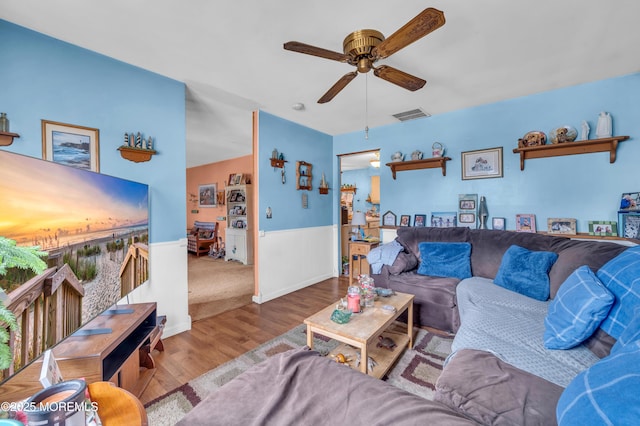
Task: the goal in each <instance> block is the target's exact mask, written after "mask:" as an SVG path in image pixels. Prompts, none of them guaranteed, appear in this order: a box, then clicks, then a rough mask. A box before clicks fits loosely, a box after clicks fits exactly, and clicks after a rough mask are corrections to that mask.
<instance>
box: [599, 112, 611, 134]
mask: <svg viewBox="0 0 640 426" xmlns="http://www.w3.org/2000/svg"><path fill="white" fill-rule="evenodd" d="M611 136H613V125H612V123H611V114H609V113H608V112H605V111H602V112H601V113H600V114H599V115H598V124H597V125H596V137H597V138H598V139H602V138H610V137H611Z"/></svg>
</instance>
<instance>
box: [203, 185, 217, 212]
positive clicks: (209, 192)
mask: <svg viewBox="0 0 640 426" xmlns="http://www.w3.org/2000/svg"><path fill="white" fill-rule="evenodd" d="M217 203H218V184H217V183H207V184H204V185H198V207H216V206H217V205H218V204H217Z"/></svg>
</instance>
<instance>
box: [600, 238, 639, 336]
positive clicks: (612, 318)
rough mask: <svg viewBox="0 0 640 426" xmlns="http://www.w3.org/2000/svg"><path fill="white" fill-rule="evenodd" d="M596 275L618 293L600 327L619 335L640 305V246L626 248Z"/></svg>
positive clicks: (615, 294) (612, 290)
mask: <svg viewBox="0 0 640 426" xmlns="http://www.w3.org/2000/svg"><path fill="white" fill-rule="evenodd" d="M596 275H597V277H598V278H599V279H600V281H602V284H604V285H605V286H606V287H607V289H609V291H610V292H611V293H613V295H614V296H615V297H616V301H615V302H614V303H613V306H612V307H611V311H610V312H609V316H607V318H605V320H604V321H603V322H602V325H601V326H600V327H602V329H603V330H604V331H606V332H607V333H609V334H610V335H611V336H613V337H614V338H616V339H618V338H620V335H621V334H622V332H623V331H624V329H625V328H626V327H627V325H629V323H630V322H631V319H632V318H633V311H634V309H635V307H636V306H640V246H635V247H631V248H628V249H627V250H625V251H623V252H622V253H621V254H619V255H618V256H616V257H614V258H613V259H611V260H610V261H609V262H607V263H606V264H605V265H604V266H603V267H602V268H600V269H599V270H598V272H597V274H596Z"/></svg>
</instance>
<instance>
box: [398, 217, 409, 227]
mask: <svg viewBox="0 0 640 426" xmlns="http://www.w3.org/2000/svg"><path fill="white" fill-rule="evenodd" d="M400 226H411V215H408V214H403V215H402V216H400Z"/></svg>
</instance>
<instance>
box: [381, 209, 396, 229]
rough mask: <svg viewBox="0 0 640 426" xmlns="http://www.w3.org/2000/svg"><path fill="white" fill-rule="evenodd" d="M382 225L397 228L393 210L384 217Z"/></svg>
mask: <svg viewBox="0 0 640 426" xmlns="http://www.w3.org/2000/svg"><path fill="white" fill-rule="evenodd" d="M382 225H383V226H396V215H395V214H394V213H393V212H392V211H391V210H388V211H387V212H386V213H385V214H383V215H382Z"/></svg>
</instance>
